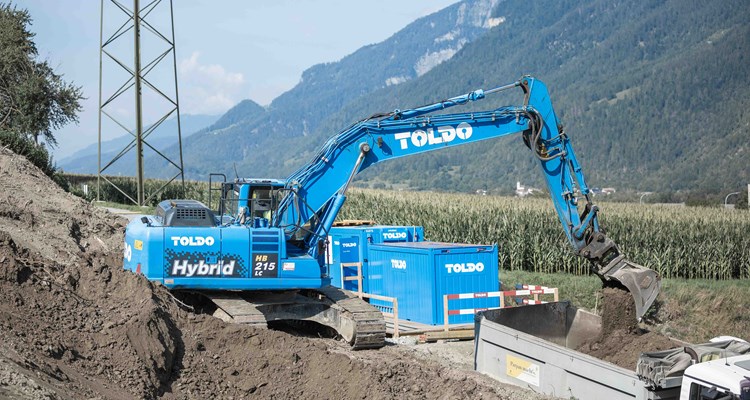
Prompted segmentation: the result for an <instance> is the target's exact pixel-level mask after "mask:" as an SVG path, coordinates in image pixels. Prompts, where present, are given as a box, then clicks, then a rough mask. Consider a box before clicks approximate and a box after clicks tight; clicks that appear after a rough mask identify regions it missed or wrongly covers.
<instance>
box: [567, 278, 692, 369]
mask: <svg viewBox="0 0 750 400" xmlns="http://www.w3.org/2000/svg"><path fill="white" fill-rule="evenodd" d="M602 294H603V299H602V308H603V309H602V332H601V335H600V336H599V337H598V338H597V339H595V340H593V341H589V342H586V343H584V344H583V345H581V346H580V347H579V348H578V349H576V350H578V351H580V352H582V353H586V354H589V355H591V356H594V357H596V358H599V359H602V360H604V361H608V362H611V363H613V364H616V365H619V366H621V367H623V368H627V369H630V370H635V367H636V364H637V363H638V357H639V356H640V354H641V353H644V352H651V351H659V350H667V349H671V348H674V347H677V346H679V345H678V344H675V343H673V342H672V341H671V340H670V339H669V338H668V337H666V336H664V335H662V334H660V333H656V332H649V331H645V330H642V329H640V328H639V327H638V319H637V317H636V315H635V304H633V297H632V296H631V295H630V293H629V292H628V291H625V290H621V289H616V288H605V289H604V290H603V292H602Z"/></svg>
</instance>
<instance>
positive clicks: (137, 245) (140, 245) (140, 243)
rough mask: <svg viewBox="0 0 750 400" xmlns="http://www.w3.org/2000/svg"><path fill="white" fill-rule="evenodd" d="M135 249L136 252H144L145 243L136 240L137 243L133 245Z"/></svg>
mask: <svg viewBox="0 0 750 400" xmlns="http://www.w3.org/2000/svg"><path fill="white" fill-rule="evenodd" d="M133 248H134V249H136V250H143V241H142V240H136V241H135V243H133Z"/></svg>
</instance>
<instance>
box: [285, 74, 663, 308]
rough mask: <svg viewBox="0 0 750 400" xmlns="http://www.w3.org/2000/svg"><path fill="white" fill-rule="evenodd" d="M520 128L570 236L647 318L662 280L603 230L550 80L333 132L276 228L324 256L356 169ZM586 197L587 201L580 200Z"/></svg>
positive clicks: (292, 187)
mask: <svg viewBox="0 0 750 400" xmlns="http://www.w3.org/2000/svg"><path fill="white" fill-rule="evenodd" d="M512 88H521V89H522V90H523V92H524V94H525V97H524V104H523V105H520V106H510V107H501V108H498V109H494V110H490V111H480V112H471V113H458V114H433V113H435V112H439V111H442V110H444V109H447V108H450V107H453V106H456V105H461V104H466V103H468V102H470V101H478V100H481V99H483V98H485V96H487V95H489V94H492V93H495V92H499V91H503V90H509V89H512ZM516 133H520V134H522V135H523V139H524V142H525V143H526V145H527V146H528V147H529V148H530V149H531V150H532V153H533V154H534V156H535V157H536V158H537V159H538V161H539V163H540V167H541V170H542V173H543V174H544V177H545V180H546V184H547V189H548V191H549V194H550V197H551V199H552V203H553V206H554V208H555V211H556V212H557V215H558V218H559V220H560V223H561V225H562V227H563V230H564V231H565V234H566V236H567V238H568V241H569V242H570V244H571V245H572V247H573V249H574V250H575V251H576V252H577V254H578V255H580V256H581V257H584V258H586V259H587V260H589V261H590V262H591V266H592V270H593V272H594V273H596V274H597V275H598V276H599V277H600V278H601V279H602V281H603V283H604V284H605V285H613V286H624V287H625V288H626V289H627V290H628V291H630V293H631V294H632V296H633V298H634V300H635V307H636V315H637V316H638V317H639V318H640V317H642V316H643V314H644V313H645V312H646V311H647V310H648V308H649V307H650V306H651V304H652V303H653V302H654V300H655V299H656V296H657V295H658V293H659V289H660V278H659V277H658V275H657V274H656V272H654V271H653V270H650V269H647V268H644V267H642V266H640V265H638V264H635V263H632V262H630V261H628V260H627V259H626V258H625V256H624V255H623V254H622V253H621V252H620V250H619V249H618V247H617V245H616V244H615V243H614V242H613V241H612V240H611V239H610V238H608V237H607V236H606V235H605V233H604V232H602V230H601V229H600V227H599V221H598V211H599V209H598V207H597V206H596V205H594V204H593V202H592V201H591V196H590V189H589V187H588V186H587V185H586V182H585V179H584V175H583V172H582V170H581V167H580V165H579V163H578V160H577V159H576V156H575V153H574V151H573V147H572V146H571V144H570V140H569V138H568V136H567V134H566V133H565V132H564V131H563V129H562V126H561V125H560V123H559V121H558V119H557V116H556V115H555V112H554V109H553V108H552V103H551V101H550V99H549V92H548V91H547V88H546V86H545V85H544V83H543V82H541V81H539V80H536V79H534V78H532V77H529V76H525V77H523V78H522V79H520V80H519V81H517V82H514V83H512V84H509V85H504V86H500V87H497V88H494V89H491V90H487V91H484V90H481V89H480V90H475V91H473V92H471V93H468V94H465V95H462V96H457V97H454V98H451V99H448V100H444V101H441V102H437V103H434V104H429V105H426V106H423V107H419V108H415V109H411V110H403V111H401V110H396V111H394V112H392V113H389V114H385V115H379V116H375V117H371V118H368V119H365V120H362V121H359V122H357V123H355V124H354V125H352V126H350V127H349V128H348V129H346V130H344V131H343V132H341V133H339V134H338V135H335V136H333V137H331V138H330V139H329V140H328V141H327V142H326V144H325V145H324V146H323V147H322V149H321V150H320V151H319V152H318V153H317V154H316V155H315V157H314V158H313V159H312V160H311V161H310V162H309V163H307V164H306V165H305V166H304V167H303V168H301V169H300V170H298V171H297V172H295V173H294V174H292V175H291V176H290V177H289V178H288V179H287V183H286V187H285V190H286V191H288V193H287V195H286V196H285V197H284V198H283V200H282V201H281V202H280V204H279V207H278V209H277V210H276V212H275V213H274V215H273V218H272V221H271V225H272V226H276V227H280V228H283V229H284V230H285V233H286V235H287V238H288V239H294V238H299V240H301V241H303V242H304V244H305V248H307V249H308V252H309V254H310V255H312V256H313V257H321V255H322V253H323V249H324V248H325V240H326V237H327V232H328V230H329V229H330V228H331V226H332V224H333V221H334V220H335V218H336V215H337V214H338V212H339V210H340V209H341V207H342V206H343V204H344V201H345V200H346V190H347V188H348V186H349V184H350V183H351V181H352V179H353V178H354V176H355V175H356V174H358V173H359V172H362V171H363V170H365V169H366V168H368V167H369V166H371V165H374V164H377V163H379V162H381V161H385V160H389V159H393V158H399V157H405V156H411V155H415V154H420V153H425V152H428V151H432V150H438V149H442V148H446V147H452V146H457V145H462V144H468V143H473V142H478V141H481V140H487V139H495V138H499V137H502V136H506V135H511V134H516ZM581 200H583V201H585V203H584V204H581V205H580V206H579V201H581Z"/></svg>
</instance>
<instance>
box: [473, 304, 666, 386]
mask: <svg viewBox="0 0 750 400" xmlns="http://www.w3.org/2000/svg"><path fill="white" fill-rule="evenodd" d="M600 330H601V319H600V317H599V316H597V315H594V314H591V313H588V312H585V311H583V310H578V309H576V308H575V307H573V306H571V305H570V303H569V302H557V303H548V304H541V305H533V306H525V307H515V308H506V309H500V310H491V311H486V312H483V313H481V314H479V315H478V316H477V320H476V322H475V336H476V351H475V361H474V364H475V365H474V368H475V369H476V370H477V371H479V372H482V373H485V374H487V375H490V376H492V377H494V378H496V379H498V380H500V381H503V382H507V383H511V384H514V385H518V386H524V387H528V388H530V389H532V390H535V391H539V392H543V393H546V394H550V395H553V396H557V397H564V398H576V399H579V400H585V399H607V400H619V399H639V400H641V399H643V400H645V399H677V398H679V390H680V383H681V380H680V379H670V380H667V381H663V384H664V385H665V386H663V387H658V388H653V387H649V385H648V384H647V383H646V382H644V381H643V380H641V379H640V378H639V377H638V375H637V374H636V372H635V371H631V370H628V369H625V368H622V367H619V366H617V365H614V364H612V363H609V362H606V361H602V360H600V359H597V358H595V357H591V356H589V355H587V354H583V353H581V352H578V351H575V349H576V348H578V347H579V346H580V345H581V344H582V343H584V342H585V341H588V340H591V339H594V338H596V337H597V336H598V335H599V333H600Z"/></svg>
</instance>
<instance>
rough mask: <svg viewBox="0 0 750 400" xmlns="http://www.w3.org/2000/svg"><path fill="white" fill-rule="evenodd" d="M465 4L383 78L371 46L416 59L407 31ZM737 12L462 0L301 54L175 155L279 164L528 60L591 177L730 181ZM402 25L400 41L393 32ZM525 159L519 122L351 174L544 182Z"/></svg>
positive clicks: (492, 185) (641, 182) (740, 21)
mask: <svg viewBox="0 0 750 400" xmlns="http://www.w3.org/2000/svg"><path fill="white" fill-rule="evenodd" d="M467 4H468V5H471V6H472V7H474V8H473V9H474V10H478V9H481V7H490V9H491V10H492V11H491V13H489V14H486V13H485V14H482V13H479V12H476V13H475V14H476V15H479V16H481V18H479V17H477V18H476V21H477V23H475V24H474V25H471V26H474V27H477V26H475V25H478V27H480V28H477V29H478V31H477V33H476V34H475V37H474V38H473V39H472V40H467V41H465V42H464V43H463V44H462V45H461V46H460V48H458V47H456V48H457V50H456V51H455V54H454V55H453V56H452V57H451V58H449V59H445V60H444V62H442V63H440V64H439V65H438V64H436V65H435V66H434V68H432V69H431V70H429V71H427V72H425V73H423V74H421V75H420V74H415V75H412V76H411V77H410V78H409V79H405V80H403V81H402V80H397V81H398V82H397V81H394V80H391V81H388V82H390V83H389V84H386V83H385V81H384V76H386V75H388V76H399V75H398V74H397V73H393V72H392V70H388V73H387V74H384V73H383V72H382V68H384V67H383V66H382V65H383V63H384V61H386V60H388V61H389V62H392V63H394V65H395V64H398V63H399V62H402V61H399V60H403V59H407V60H408V62H404V63H403V64H404V66H399V67H398V68H403V71H406V70H408V68H407V67H408V65H412V66H413V65H416V64H415V63H412V62H413V60H415V54H416V55H420V54H424V53H425V52H429V51H430V50H422V48H421V47H420V46H421V45H425V44H426V43H432V44H434V43H439V40H438V39H439V38H441V37H446V36H445V35H446V33H443V31H440V32H433V31H431V30H430V29H432V28H431V27H432V26H442V25H441V24H440V21H441V20H440V18H445V19H444V20H442V21H443V24H448V25H450V23H451V22H454V25H455V26H459V25H458V22H456V21H460V20H461V18H459V16H460V15H459V14H460V10H461V7H464V10H465V9H466V5H467ZM749 16H750V8H749V7H746V4H744V2H743V1H738V0H735V1H727V2H723V3H722V5H721V7H717V6H716V4H711V3H706V2H700V1H692V0H686V1H666V2H665V1H656V0H647V1H634V0H630V1H611V0H592V1H570V0H567V1H566V0H562V1H560V0H541V1H535V2H525V1H519V0H509V1H502V2H499V3H498V4H496V5H495V4H494V3H492V2H475V1H466V2H464V3H460V4H457V5H454V6H452V7H450V8H449V9H446V10H444V11H442V12H440V13H438V14H435V15H433V16H430V17H426V18H424V19H421V20H418V21H416V22H415V23H414V24H412V25H410V26H409V27H407V28H405V29H404V30H403V31H401V32H399V33H397V34H396V35H394V37H392V38H391V39H389V40H388V41H386V42H383V43H380V44H377V45H373V46H368V47H366V48H363V49H361V50H360V51H358V52H357V53H354V54H353V55H351V56H349V57H347V58H345V59H344V60H342V61H341V62H339V63H333V64H326V65H322V66H316V67H313V68H311V69H310V70H308V71H306V72H305V74H304V75H303V79H302V82H300V84H299V85H298V86H297V87H295V88H294V89H293V90H291V91H290V92H288V93H286V94H285V95H283V96H281V97H280V98H279V99H277V100H276V101H274V102H273V103H272V104H271V107H270V108H269V110H268V111H267V113H265V114H263V115H262V116H261V117H260V119H256V120H254V121H252V122H248V123H246V124H244V125H242V124H236V125H235V126H234V128H232V129H227V130H225V131H222V133H217V132H206V133H205V134H206V135H213V136H215V137H216V139H215V141H216V143H217V144H216V146H218V142H223V143H225V144H226V146H227V147H228V148H231V150H227V151H228V152H229V153H225V152H223V151H212V153H211V154H208V153H205V151H204V152H202V153H201V154H202V156H201V158H200V159H196V158H189V159H186V166H187V165H188V164H193V165H196V168H195V169H194V170H192V171H194V172H195V173H199V172H200V173H202V174H206V173H207V172H209V170H214V171H216V170H218V171H227V172H228V171H230V170H231V168H232V164H234V163H236V164H237V168H238V170H239V172H240V174H241V175H246V176H276V177H283V176H286V174H288V173H289V172H291V171H292V170H293V169H295V168H296V167H298V166H300V165H301V164H302V163H303V162H304V161H306V160H307V158H308V157H310V156H311V153H312V152H313V151H314V150H315V149H316V148H317V147H318V146H319V145H320V144H322V143H323V141H324V139H325V138H326V137H328V136H330V135H332V134H334V133H335V132H337V131H339V130H341V129H343V128H345V127H347V126H348V125H350V124H351V123H353V122H355V121H356V120H359V119H361V118H363V117H366V116H369V115H371V114H373V113H375V112H379V111H390V110H393V109H395V108H400V109H404V108H408V107H412V106H417V105H421V104H424V103H426V102H431V101H436V100H440V99H442V98H445V97H448V96H454V95H458V94H462V93H465V92H467V91H469V90H472V89H476V88H485V89H487V88H490V87H493V86H496V85H499V84H504V83H508V82H511V81H513V80H515V79H518V78H519V77H520V76H521V75H522V74H532V75H535V76H536V77H538V78H540V79H542V80H543V81H545V82H546V83H547V85H548V86H549V88H550V90H551V96H552V100H553V103H554V105H555V108H556V111H557V113H558V115H559V116H560V117H561V119H562V121H563V123H564V124H565V127H566V131H567V132H568V133H569V135H570V136H571V138H572V142H573V145H574V147H575V149H576V151H577V153H578V157H579V160H580V162H581V164H582V165H583V167H584V169H585V173H586V176H587V179H588V183H589V185H590V186H615V187H618V188H632V189H635V190H650V191H669V190H690V191H705V192H721V191H726V190H728V189H733V188H739V187H741V186H742V185H743V184H746V183H747V182H749V181H750V167H749V165H750V163H748V162H747V153H748V151H750V148H749V147H750V145H748V139H749V138H750V112H748V111H747V110H748V106H749V105H750V104H748V103H750V63H749V62H748V61H749V60H748V58H747V57H748V54H750V51H749V50H750V46H749V45H750V25H749V24H747V22H746V21H747V20H748V17H749ZM464 22H465V21H464ZM461 26H462V28H461V29H464V28H463V26H464V25H461ZM446 29H447V28H446ZM450 31H451V30H448V32H450ZM405 38H412V39H413V41H406V43H408V44H409V45H408V46H403V47H400V46H398V44H400V43H404V41H405V40H406V39H405ZM415 38H427V39H429V40H424V41H422V42H420V41H419V40H417V39H415ZM382 48H387V50H388V51H385V50H383V51H381V49H382ZM395 49H398V51H396V50H395ZM432 50H434V49H432ZM416 60H419V57H416ZM376 66H377V68H376ZM398 68H395V69H394V70H398ZM412 69H413V68H412ZM386 80H387V79H386ZM377 82H381V84H380V85H379V87H378V84H377ZM520 102H521V99H520V96H518V97H499V98H497V99H488V100H485V101H483V102H480V103H478V104H477V105H476V106H477V107H478V108H484V109H486V108H490V107H494V106H498V105H501V104H507V103H510V104H520ZM465 110H468V109H466V108H462V109H459V108H452V109H451V110H450V112H459V111H465ZM246 121H247V120H246ZM198 143H200V142H198ZM185 145H186V147H188V148H189V147H190V146H193V144H191V143H186V144H185ZM198 148H203V149H204V150H205V148H206V147H205V146H200V145H199V146H198ZM216 150H220V149H218V148H217V149H216ZM227 154H229V155H227ZM537 168H538V167H537V166H536V165H535V164H534V162H533V159H532V157H531V155H530V154H529V152H528V150H527V149H526V148H525V147H524V146H523V144H522V143H521V140H520V137H510V138H506V139H504V140H497V141H494V142H491V143H485V144H479V145H468V146H461V147H459V148H454V149H450V150H446V151H440V152H435V153H431V154H427V155H424V156H419V157H410V158H406V159H402V160H397V161H393V162H389V163H385V164H383V165H381V166H378V167H376V168H372V169H371V170H368V171H367V172H366V173H365V174H364V178H368V179H370V181H371V182H385V183H401V184H406V185H408V186H410V187H415V188H432V189H443V190H457V191H473V190H475V189H479V188H483V189H489V190H494V191H501V192H502V191H504V192H507V191H510V190H512V188H513V187H514V185H515V182H516V181H522V182H523V183H525V184H531V185H535V186H538V187H541V186H543V184H542V179H541V174H540V173H539V172H538V171H537ZM195 177H200V176H195Z"/></svg>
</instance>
